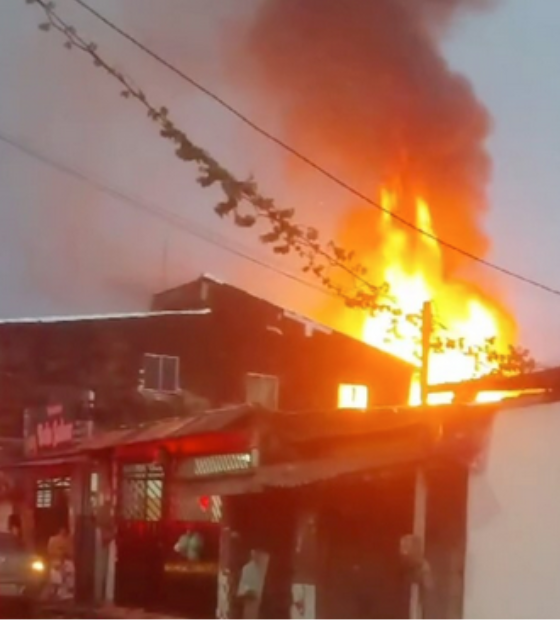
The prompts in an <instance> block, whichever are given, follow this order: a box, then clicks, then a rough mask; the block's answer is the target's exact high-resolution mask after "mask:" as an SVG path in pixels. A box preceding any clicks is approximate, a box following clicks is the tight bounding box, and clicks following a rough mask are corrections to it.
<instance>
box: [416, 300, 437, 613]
mask: <svg viewBox="0 0 560 620" xmlns="http://www.w3.org/2000/svg"><path fill="white" fill-rule="evenodd" d="M432 318H433V317H432V303H431V302H430V301H427V302H425V303H424V306H423V308H422V366H421V367H420V397H421V406H422V408H425V407H427V406H428V386H429V365H430V343H431V339H432V327H433V325H432ZM423 415H428V413H427V412H426V411H423ZM427 507H428V485H427V482H426V473H425V472H424V470H423V469H422V468H421V467H419V468H418V469H417V470H416V483H415V487H414V523H413V534H414V536H416V537H417V538H418V539H419V540H420V542H421V546H422V550H423V553H424V552H425V537H426V511H427ZM421 592H422V588H421V586H420V585H419V584H417V583H414V584H413V585H412V589H411V592H410V617H411V618H415V619H418V618H423V616H424V609H423V601H422V596H421Z"/></svg>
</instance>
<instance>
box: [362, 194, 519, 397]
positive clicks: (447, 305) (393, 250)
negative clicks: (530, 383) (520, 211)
mask: <svg viewBox="0 0 560 620" xmlns="http://www.w3.org/2000/svg"><path fill="white" fill-rule="evenodd" d="M381 202H382V206H383V207H384V208H385V209H386V210H387V212H384V213H383V214H382V217H381V220H380V227H381V231H380V232H381V235H380V238H381V239H382V241H381V247H380V248H378V249H377V250H376V252H375V253H374V254H372V255H371V257H370V260H369V261H368V262H371V263H372V266H373V269H372V272H375V273H380V275H381V277H382V279H383V280H384V281H385V282H387V283H388V284H389V285H390V296H391V305H393V306H394V307H395V308H398V309H400V310H402V314H401V315H399V316H396V317H395V316H394V315H393V314H391V313H381V314H379V315H376V316H367V317H366V318H365V319H364V323H363V326H362V328H361V336H362V338H363V340H365V341H366V342H368V343H369V344H371V345H373V346H375V347H377V348H379V349H382V350H384V351H386V352H388V353H391V354H393V355H395V356H397V357H399V358H401V359H403V360H406V361H408V362H410V363H412V364H415V365H416V366H418V367H419V366H420V359H421V346H422V344H421V326H420V324H419V322H418V320H416V321H414V320H413V317H414V316H415V317H419V315H420V314H421V312H422V307H423V305H424V303H425V302H427V301H432V302H433V308H434V313H435V316H436V317H437V318H436V320H437V321H438V322H440V323H441V324H442V325H443V326H444V327H443V328H442V329H444V331H443V334H444V336H445V339H446V341H447V342H448V343H452V342H455V343H457V344H458V343H459V342H460V343H461V345H462V346H456V347H455V348H448V347H446V348H444V350H443V351H441V352H438V353H431V354H430V360H429V370H428V382H429V384H431V385H435V384H441V383H455V382H460V381H464V380H468V379H472V378H476V377H480V376H483V375H485V374H488V373H490V372H492V371H493V370H495V369H496V367H497V362H496V363H493V362H492V363H491V362H488V359H487V358H484V359H481V356H480V355H478V356H477V355H476V354H474V353H473V352H475V351H476V350H480V349H481V348H484V347H485V346H487V345H488V340H489V339H495V342H496V345H495V346H497V347H498V348H499V347H500V345H501V346H502V347H504V348H505V347H506V345H507V344H508V343H512V342H514V338H515V324H514V321H513V320H512V318H511V317H510V316H509V315H508V314H507V312H505V311H504V310H503V309H502V308H501V307H500V306H499V304H498V303H496V302H492V301H490V300H489V299H487V298H485V297H484V296H483V295H482V293H481V292H480V291H478V290H476V288H475V287H474V286H473V285H469V284H468V283H465V282H450V281H448V279H446V277H445V274H444V269H443V257H442V248H441V247H440V245H439V242H438V241H437V239H436V238H435V233H434V231H433V225H432V218H431V213H430V207H429V205H428V203H427V202H426V201H425V200H423V199H422V198H421V197H417V198H416V199H415V201H414V210H415V214H416V222H415V223H416V225H417V226H418V227H419V228H421V229H422V230H425V231H426V232H428V233H429V234H430V235H433V236H434V238H431V237H430V236H426V235H419V234H418V233H417V232H416V231H413V230H407V229H405V228H403V227H402V226H401V225H399V224H398V223H396V222H395V220H394V218H392V217H391V212H394V211H395V210H396V209H397V208H398V206H399V196H398V195H397V193H395V192H391V191H389V190H386V189H385V190H383V191H382V194H381ZM379 263H381V265H382V267H381V269H375V265H376V264H379ZM354 321H355V318H354ZM452 397H453V395H452V394H450V393H434V394H430V395H429V398H428V402H429V403H430V404H443V403H448V402H450V401H451V400H452ZM503 397H504V395H503V394H502V393H494V392H493V393H481V394H479V395H478V397H477V400H479V402H483V401H484V402H494V401H496V400H501V399H502V398H503ZM409 400H410V404H413V405H417V404H420V383H419V373H417V376H416V377H415V380H414V381H413V384H412V386H411V391H410V399H409Z"/></svg>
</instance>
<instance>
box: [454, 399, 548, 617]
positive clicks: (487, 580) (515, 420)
mask: <svg viewBox="0 0 560 620" xmlns="http://www.w3.org/2000/svg"><path fill="white" fill-rule="evenodd" d="M467 523H468V529H467V532H468V533H467V555H466V574H465V597H464V617H465V618H529V617H530V618H558V617H560V403H554V404H546V405H536V406H531V407H527V408H520V409H510V410H503V411H501V412H500V413H499V414H498V416H497V418H496V421H495V424H494V428H493V432H492V437H491V439H490V444H489V451H488V456H487V461H486V465H485V468H484V469H483V471H482V472H481V473H473V474H471V477H470V481H469V502H468V521H467Z"/></svg>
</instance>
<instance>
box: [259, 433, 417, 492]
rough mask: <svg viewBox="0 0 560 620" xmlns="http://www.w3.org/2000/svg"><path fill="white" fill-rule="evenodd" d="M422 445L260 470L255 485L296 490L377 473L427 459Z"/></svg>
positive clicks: (375, 449)
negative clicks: (371, 472)
mask: <svg viewBox="0 0 560 620" xmlns="http://www.w3.org/2000/svg"><path fill="white" fill-rule="evenodd" d="M428 452H429V449H428V447H427V446H426V444H423V443H422V442H418V441H416V442H410V441H408V442H399V443H394V444H392V445H391V444H389V445H384V444H378V445H376V446H371V448H369V449H368V450H366V451H363V452H361V453H360V454H353V455H348V456H341V455H339V456H335V455H333V456H329V457H324V458H321V459H313V460H309V461H298V462H297V463H286V464H282V465H272V466H269V467H262V468H261V469H260V470H259V472H258V474H257V477H256V482H257V484H258V485H259V486H262V487H285V488H291V487H300V486H306V485H309V484H314V483H317V482H323V481H327V480H332V479H334V478H339V477H341V476H345V475H350V474H356V473H359V472H363V473H367V472H368V471H379V470H382V469H386V468H389V467H393V466H396V465H406V464H411V463H416V462H418V461H420V460H422V459H423V458H425V457H426V456H427V455H428Z"/></svg>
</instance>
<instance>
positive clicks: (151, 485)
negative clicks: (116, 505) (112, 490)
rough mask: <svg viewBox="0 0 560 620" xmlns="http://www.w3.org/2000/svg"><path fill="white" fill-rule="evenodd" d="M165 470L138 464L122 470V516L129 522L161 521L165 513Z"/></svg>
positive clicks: (158, 466)
mask: <svg viewBox="0 0 560 620" xmlns="http://www.w3.org/2000/svg"><path fill="white" fill-rule="evenodd" d="M163 482H164V473H163V468H162V467H161V466H160V465H157V464H151V463H150V464H146V463H138V464H134V465H124V466H123V468H122V479H121V494H120V495H121V497H120V500H121V501H120V516H121V517H122V518H123V519H127V520H129V521H159V520H160V519H161V517H162V512H163Z"/></svg>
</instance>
